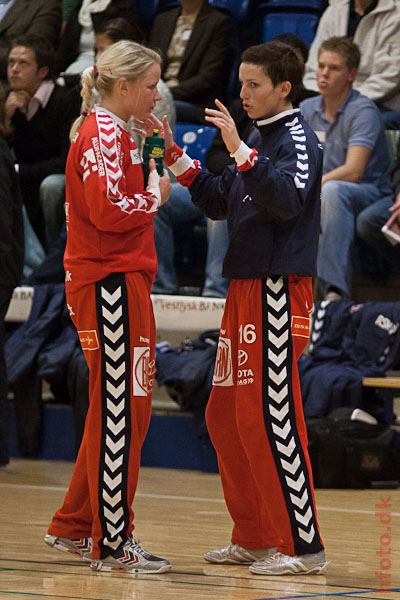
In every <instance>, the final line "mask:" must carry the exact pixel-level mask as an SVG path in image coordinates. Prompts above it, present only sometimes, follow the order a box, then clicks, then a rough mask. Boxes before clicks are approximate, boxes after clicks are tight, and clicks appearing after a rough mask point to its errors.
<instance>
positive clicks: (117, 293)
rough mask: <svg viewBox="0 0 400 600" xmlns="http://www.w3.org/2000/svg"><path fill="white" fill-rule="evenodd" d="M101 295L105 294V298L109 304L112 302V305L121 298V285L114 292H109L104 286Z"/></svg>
mask: <svg viewBox="0 0 400 600" xmlns="http://www.w3.org/2000/svg"><path fill="white" fill-rule="evenodd" d="M101 295H102V296H103V298H104V300H105V301H106V302H108V304H111V306H112V305H113V304H115V303H116V301H117V300H119V299H120V298H121V286H119V287H117V289H116V290H115V292H113V293H112V294H110V293H109V292H107V290H106V289H104V288H103V287H102V288H101Z"/></svg>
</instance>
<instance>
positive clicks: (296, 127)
mask: <svg viewBox="0 0 400 600" xmlns="http://www.w3.org/2000/svg"><path fill="white" fill-rule="evenodd" d="M299 129H301V130H302V132H303V133H304V131H303V125H302V124H301V123H297V125H292V126H291V127H290V129H289V131H290V133H292V131H299Z"/></svg>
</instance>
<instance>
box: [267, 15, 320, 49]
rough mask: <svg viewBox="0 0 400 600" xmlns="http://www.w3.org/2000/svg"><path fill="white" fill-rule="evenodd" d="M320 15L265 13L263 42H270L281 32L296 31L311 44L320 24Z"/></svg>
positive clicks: (308, 44)
mask: <svg viewBox="0 0 400 600" xmlns="http://www.w3.org/2000/svg"><path fill="white" fill-rule="evenodd" d="M318 20H319V19H318V17H317V15H315V14H311V13H293V12H287V13H277V12H271V13H266V14H265V15H264V23H263V33H262V39H263V42H269V41H271V40H272V38H274V37H275V36H276V35H279V34H281V33H295V34H296V35H298V36H299V37H301V39H302V40H303V41H304V42H305V43H306V44H307V46H310V45H311V43H312V41H313V39H314V37H315V32H316V29H317V25H318Z"/></svg>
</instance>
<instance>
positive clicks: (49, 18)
mask: <svg viewBox="0 0 400 600" xmlns="http://www.w3.org/2000/svg"><path fill="white" fill-rule="evenodd" d="M60 26H61V4H60V1H59V0H4V1H3V2H2V3H1V4H0V77H1V78H2V79H4V80H5V78H6V72H7V58H8V52H9V50H10V47H11V42H12V41H13V39H14V38H16V37H17V36H20V35H36V36H40V37H43V38H45V39H46V40H48V41H49V42H50V43H52V44H53V46H54V47H55V46H56V44H57V41H58V34H59V31H60Z"/></svg>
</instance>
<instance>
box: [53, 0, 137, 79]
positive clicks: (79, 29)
mask: <svg viewBox="0 0 400 600" xmlns="http://www.w3.org/2000/svg"><path fill="white" fill-rule="evenodd" d="M136 14H138V9H137V6H136V1H135V0H112V1H111V0H83V2H81V3H80V4H79V5H78V6H76V7H75V9H74V10H73V12H72V13H71V14H70V17H69V19H68V22H67V24H66V25H65V29H64V31H63V35H62V36H61V39H60V44H59V46H58V49H57V59H56V72H57V73H66V74H67V75H70V76H73V75H80V74H81V73H82V71H83V70H84V69H86V67H91V66H92V65H93V63H94V60H95V30H96V29H97V26H98V25H100V23H101V22H102V21H104V20H110V19H114V18H116V17H123V18H126V19H134V17H135V15H136ZM72 80H73V81H75V80H76V78H75V79H74V78H72Z"/></svg>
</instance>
